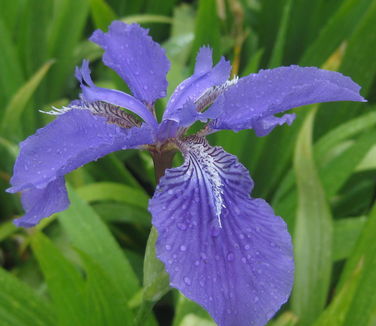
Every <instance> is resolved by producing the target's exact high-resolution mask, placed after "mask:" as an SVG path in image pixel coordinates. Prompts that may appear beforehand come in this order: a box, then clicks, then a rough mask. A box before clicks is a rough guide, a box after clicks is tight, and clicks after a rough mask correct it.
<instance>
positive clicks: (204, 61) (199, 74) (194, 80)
mask: <svg viewBox="0 0 376 326" xmlns="http://www.w3.org/2000/svg"><path fill="white" fill-rule="evenodd" d="M230 70H231V65H230V63H229V62H228V61H226V60H225V59H224V58H223V57H222V58H221V60H220V61H219V62H218V63H217V65H215V66H214V67H213V61H212V50H211V49H210V48H208V47H202V48H201V49H200V51H199V53H198V54H197V58H196V65H195V71H194V74H193V75H192V76H191V77H189V78H187V79H186V80H184V81H183V82H182V83H181V84H180V85H179V86H178V87H177V88H176V90H175V92H174V93H173V94H172V96H171V98H170V100H169V101H168V104H167V108H166V111H165V113H164V115H163V119H176V116H177V115H178V114H179V113H178V112H177V110H179V109H180V108H182V107H183V105H184V104H185V103H186V102H187V101H188V100H190V101H192V102H195V101H196V100H197V99H199V97H200V95H202V94H203V93H205V91H206V90H207V89H209V88H211V87H213V86H216V85H221V84H223V83H225V81H226V80H227V79H228V78H229V76H230Z"/></svg>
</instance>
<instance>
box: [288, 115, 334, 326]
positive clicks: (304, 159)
mask: <svg viewBox="0 0 376 326" xmlns="http://www.w3.org/2000/svg"><path fill="white" fill-rule="evenodd" d="M315 113H316V110H312V111H311V112H309V114H308V116H307V119H306V120H305V122H304V124H303V127H302V129H301V131H300V133H299V137H298V140H297V143H296V150H295V157H294V168H295V173H296V181H297V188H298V210H297V216H296V227H295V233H294V240H295V241H294V244H295V259H296V271H295V285H294V290H293V294H292V310H293V311H294V313H296V315H297V316H298V317H299V320H300V324H301V325H309V324H310V323H312V322H313V321H314V320H315V319H316V318H317V316H318V315H319V314H320V312H321V311H322V310H323V308H324V306H325V303H326V300H327V294H328V290H329V283H330V274H331V264H332V253H331V248H332V218H331V213H330V210H329V206H328V204H327V202H326V199H325V194H324V190H323V188H322V186H321V183H320V179H319V176H318V173H317V170H316V166H315V162H314V159H313V149H312V129H313V121H314V116H315Z"/></svg>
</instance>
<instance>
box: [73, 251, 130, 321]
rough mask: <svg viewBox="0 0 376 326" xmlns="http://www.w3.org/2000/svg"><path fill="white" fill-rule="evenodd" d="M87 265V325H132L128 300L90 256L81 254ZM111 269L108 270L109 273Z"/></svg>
mask: <svg viewBox="0 0 376 326" xmlns="http://www.w3.org/2000/svg"><path fill="white" fill-rule="evenodd" d="M80 256H81V258H82V260H83V261H84V264H85V270H86V274H87V282H86V289H85V299H86V300H87V319H86V325H90V326H95V325H97V326H102V325H111V326H112V325H114V326H124V325H132V321H133V316H132V312H131V310H130V309H129V307H128V305H127V298H126V297H125V296H124V293H123V292H122V291H121V290H120V289H121V287H119V286H118V285H117V284H116V283H115V282H114V281H113V280H112V279H111V278H110V277H109V275H108V273H106V272H105V271H104V270H103V269H102V268H100V267H99V266H98V265H97V264H96V263H95V261H94V260H93V259H92V258H91V257H90V256H88V255H86V254H84V253H83V252H80ZM109 269H110V268H107V270H106V271H108V270H109ZM81 325H82V324H81Z"/></svg>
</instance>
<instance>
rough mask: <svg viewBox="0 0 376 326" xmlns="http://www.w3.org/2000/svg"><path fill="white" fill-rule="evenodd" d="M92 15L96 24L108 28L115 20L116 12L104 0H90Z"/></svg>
mask: <svg viewBox="0 0 376 326" xmlns="http://www.w3.org/2000/svg"><path fill="white" fill-rule="evenodd" d="M90 9H91V16H92V17H93V20H94V23H95V26H96V27H97V28H100V29H102V30H107V28H108V26H109V25H110V23H111V22H112V21H113V20H115V19H116V18H117V17H116V14H115V13H114V11H113V10H112V8H111V7H110V6H109V5H108V4H107V3H106V2H105V1H104V0H90Z"/></svg>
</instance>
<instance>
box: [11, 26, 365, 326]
mask: <svg viewBox="0 0 376 326" xmlns="http://www.w3.org/2000/svg"><path fill="white" fill-rule="evenodd" d="M90 40H91V41H93V42H95V43H97V44H99V45H100V46H101V47H102V48H103V49H104V55H103V62H104V64H105V65H107V66H108V67H110V68H111V69H113V70H115V71H116V72H117V73H118V74H119V75H120V76H121V77H122V78H123V79H124V81H125V82H126V83H127V85H128V86H129V88H130V90H131V91H132V94H133V96H132V95H129V94H126V93H123V92H121V91H118V90H112V89H106V88H101V87H97V86H95V84H94V83H93V81H92V79H91V77H90V70H89V65H88V62H87V61H84V62H83V64H82V67H81V68H77V70H76V77H77V79H78V80H79V82H80V83H81V90H82V94H81V97H80V99H79V100H76V101H73V102H72V103H71V104H70V105H69V106H67V107H64V108H62V109H54V111H52V112H50V113H52V114H56V115H57V118H56V119H55V120H54V121H53V122H51V123H50V124H48V125H47V126H46V127H44V128H42V129H39V130H38V131H37V132H36V133H35V134H34V135H32V136H30V137H29V138H27V139H26V140H25V141H23V142H22V143H21V145H20V147H21V149H20V155H19V157H18V158H17V161H16V164H15V167H14V175H13V177H12V179H11V184H12V187H11V188H9V189H8V191H9V192H12V193H15V192H21V195H22V203H23V206H24V208H25V211H26V214H25V215H24V216H23V217H21V218H18V219H16V220H15V223H16V224H17V225H19V226H23V227H31V226H34V225H36V224H37V223H38V222H39V221H40V220H41V219H42V218H44V217H47V216H49V215H51V214H53V213H56V212H59V211H61V210H64V209H66V208H67V207H68V205H69V200H68V196H67V191H66V188H65V182H64V175H65V174H67V173H69V172H70V171H72V170H74V169H76V168H78V167H80V166H82V165H84V164H86V163H88V162H91V161H93V160H96V159H98V158H100V157H102V156H104V155H106V154H108V153H111V152H114V151H119V150H123V149H129V148H140V149H144V150H145V149H146V150H149V151H150V153H151V154H152V156H153V159H154V162H155V164H156V165H157V169H156V171H157V173H158V174H159V175H158V179H159V177H161V178H160V180H159V185H158V187H157V189H156V191H155V194H154V196H153V198H152V199H151V200H150V204H149V210H150V212H151V214H152V217H153V220H152V221H153V225H154V226H155V227H156V228H157V230H158V234H159V237H158V241H157V245H156V246H157V256H158V257H159V259H160V260H161V261H162V262H163V263H164V264H165V267H166V270H167V272H168V273H169V275H170V281H171V286H173V287H175V288H177V289H179V290H180V291H181V292H182V293H183V294H184V295H185V296H187V297H188V298H190V299H192V300H194V301H196V302H197V303H199V304H200V305H201V306H203V307H204V308H205V309H206V310H207V311H208V312H209V313H210V314H211V316H212V317H213V318H214V320H215V321H216V322H217V323H218V325H221V326H235V325H236V326H246V325H247V326H248V325H256V326H257V325H264V324H265V323H266V322H267V321H268V320H269V319H270V318H271V317H272V316H273V315H274V314H275V312H276V311H277V310H278V309H279V308H280V306H281V305H282V304H283V303H285V302H286V301H287V299H288V297H289V294H290V291H291V288H292V284H293V274H294V263H293V250H292V244H291V237H290V235H289V233H288V231H287V227H286V224H285V223H284V221H283V220H282V219H281V218H280V217H278V216H275V215H274V212H273V210H272V208H271V207H270V206H269V205H268V203H266V202H265V200H263V199H259V198H257V199H255V198H252V197H250V193H251V191H252V188H253V182H252V179H251V178H250V176H249V173H248V171H247V169H246V168H245V167H244V166H243V165H242V164H240V163H239V161H238V160H237V158H236V157H235V156H233V155H231V154H229V153H227V152H225V151H224V150H223V149H222V148H221V147H212V146H210V145H209V144H208V142H207V140H206V139H205V136H206V135H207V134H209V133H214V132H216V131H218V130H223V129H231V130H234V131H239V130H242V129H253V130H254V131H255V132H256V134H257V135H258V136H265V135H267V134H268V133H269V132H270V131H272V130H273V128H274V127H276V126H277V125H282V124H285V123H287V124H291V123H292V121H293V120H294V117H295V115H294V114H285V115H279V113H281V112H284V111H286V110H288V109H291V108H294V107H298V106H301V105H306V104H311V103H318V102H330V101H364V99H363V98H362V97H361V96H360V95H359V90H360V87H359V86H358V85H357V84H355V83H354V82H353V81H352V80H351V79H350V78H348V77H345V76H343V75H342V74H340V73H337V72H332V71H326V70H321V69H318V68H314V67H298V66H290V67H280V68H276V69H271V70H262V71H260V72H259V73H257V74H251V75H249V76H246V77H243V78H239V79H238V78H235V79H232V80H229V75H230V71H231V65H230V63H229V62H228V61H226V60H225V59H224V58H221V60H220V61H219V62H218V63H217V64H216V65H214V66H213V62H212V51H211V49H210V48H208V47H203V48H201V49H200V51H199V53H198V55H197V58H196V65H195V68H194V73H193V75H192V76H191V77H189V78H188V79H186V80H185V81H183V82H182V83H181V84H180V85H179V86H178V87H177V89H176V90H175V92H174V93H173V94H172V96H171V98H170V100H169V101H168V104H167V108H166V110H165V112H164V115H163V118H162V121H161V122H158V121H157V119H156V115H155V110H154V103H155V101H156V100H157V99H159V98H162V97H164V96H166V88H167V80H166V74H167V72H168V70H169V61H168V59H167V57H166V55H165V52H164V50H163V49H162V48H161V47H160V46H159V45H158V44H157V43H155V42H154V41H153V40H152V39H151V37H150V36H149V35H148V31H147V30H146V29H143V28H141V27H140V26H139V25H137V24H132V25H127V24H124V23H122V22H119V21H115V22H113V23H112V24H111V26H110V28H109V31H108V32H107V33H104V32H102V31H101V30H97V31H95V32H94V34H93V35H92V36H91V38H90ZM123 108H125V109H127V110H128V111H125V110H124V109H123ZM129 111H130V112H132V114H130V113H129ZM196 121H201V122H206V123H207V124H206V126H205V127H204V128H203V129H202V130H201V131H199V132H198V133H196V134H195V135H191V136H185V135H184V134H185V132H186V131H187V129H188V128H189V127H190V126H191V125H192V124H193V123H195V122H196ZM176 151H181V152H182V154H183V156H184V159H185V162H184V164H183V165H182V166H180V167H177V168H171V160H172V157H173V154H174V153H175V152H176ZM166 168H167V169H166Z"/></svg>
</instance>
